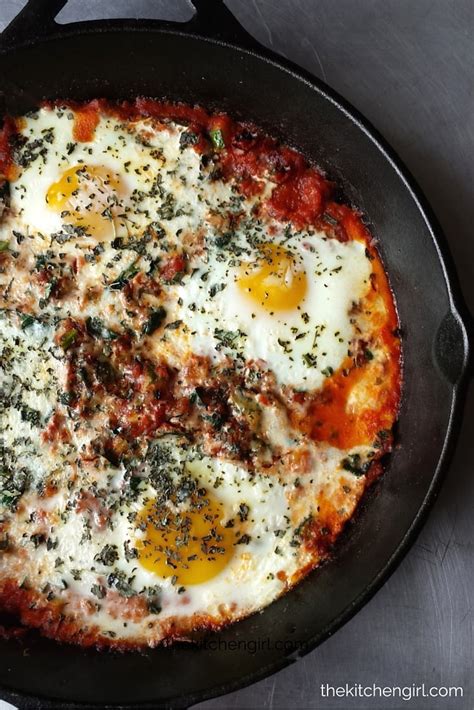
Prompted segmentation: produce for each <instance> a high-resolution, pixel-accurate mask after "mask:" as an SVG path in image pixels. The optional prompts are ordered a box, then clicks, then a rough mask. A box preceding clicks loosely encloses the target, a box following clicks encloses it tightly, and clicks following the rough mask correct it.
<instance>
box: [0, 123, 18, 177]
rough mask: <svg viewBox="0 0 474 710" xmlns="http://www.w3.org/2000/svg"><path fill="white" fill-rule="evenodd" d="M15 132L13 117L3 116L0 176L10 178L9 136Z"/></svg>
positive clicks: (0, 134) (0, 140) (10, 154)
mask: <svg viewBox="0 0 474 710" xmlns="http://www.w3.org/2000/svg"><path fill="white" fill-rule="evenodd" d="M16 132H17V128H16V124H15V119H14V118H12V117H11V116H5V118H4V121H3V126H2V130H1V131H0V177H4V178H6V179H7V180H9V179H11V176H10V170H11V167H12V150H11V138H12V136H14V135H15V133H16Z"/></svg>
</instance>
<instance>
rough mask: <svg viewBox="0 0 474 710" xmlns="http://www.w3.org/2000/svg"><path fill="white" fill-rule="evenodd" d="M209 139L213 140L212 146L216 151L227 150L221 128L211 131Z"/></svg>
mask: <svg viewBox="0 0 474 710" xmlns="http://www.w3.org/2000/svg"><path fill="white" fill-rule="evenodd" d="M209 137H210V139H211V142H212V145H213V146H214V148H215V149H216V150H222V149H223V148H225V141H224V136H223V135H222V131H221V129H220V128H213V129H212V130H210V131H209Z"/></svg>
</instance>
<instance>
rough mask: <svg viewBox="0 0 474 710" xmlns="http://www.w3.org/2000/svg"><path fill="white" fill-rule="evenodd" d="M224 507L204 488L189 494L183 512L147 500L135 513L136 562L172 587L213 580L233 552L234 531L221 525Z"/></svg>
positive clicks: (178, 508)
mask: <svg viewBox="0 0 474 710" xmlns="http://www.w3.org/2000/svg"><path fill="white" fill-rule="evenodd" d="M224 512H225V511H224V507H223V505H222V503H220V502H219V501H217V500H216V499H215V498H214V497H213V496H211V495H210V494H209V493H208V492H207V491H206V490H205V489H202V488H201V489H199V491H197V492H196V493H193V495H192V496H191V499H190V501H188V502H187V503H186V509H185V510H181V509H180V506H179V507H177V508H175V509H174V510H171V508H170V506H167V505H163V504H161V503H158V502H157V501H150V502H149V503H148V504H147V505H145V507H144V508H143V510H142V511H141V512H140V513H139V514H138V517H137V520H136V522H137V526H138V529H139V530H141V531H142V532H143V533H144V535H143V537H142V538H140V539H138V540H137V542H136V548H137V550H138V559H139V561H140V564H141V565H142V566H143V567H145V569H147V570H149V571H150V572H153V573H154V574H156V575H158V576H160V577H174V579H175V582H176V584H183V585H184V584H186V585H188V584H200V583H202V582H207V581H208V580H209V579H212V578H213V577H215V576H216V575H217V574H219V572H221V571H222V570H223V569H224V568H225V567H226V565H227V564H228V562H229V560H230V558H231V557H232V555H233V552H234V544H235V530H233V529H232V528H226V527H225V525H224V524H223V522H222V521H223V518H224Z"/></svg>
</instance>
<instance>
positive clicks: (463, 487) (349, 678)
mask: <svg viewBox="0 0 474 710" xmlns="http://www.w3.org/2000/svg"><path fill="white" fill-rule="evenodd" d="M23 4H24V2H22V0H0V27H3V26H4V25H5V24H6V23H7V21H8V20H9V19H11V18H12V17H13V16H14V15H15V14H16V12H17V11H18V10H19V9H20V7H21V6H22V5H23ZM227 4H228V6H229V8H230V9H231V10H232V11H233V12H234V13H235V15H236V16H237V18H238V19H239V20H240V22H241V23H242V24H243V25H244V26H245V27H246V28H247V30H248V31H249V32H250V33H251V34H253V35H254V36H255V37H256V38H257V39H258V40H259V41H260V42H262V43H263V44H265V45H267V46H270V47H271V48H272V49H274V50H276V51H277V52H280V53H281V54H283V55H285V56H287V57H288V58H290V59H292V60H294V61H295V62H297V63H299V64H300V65H302V66H304V67H305V68H307V69H309V70H310V71H312V72H313V73H314V74H315V75H317V76H319V77H320V78H322V79H324V80H325V81H326V82H327V83H328V84H329V85H330V86H332V87H333V88H334V89H336V90H337V91H339V92H340V93H341V94H342V95H343V96H345V97H346V98H347V99H349V101H351V102H352V103H353V104H354V105H355V106H356V107H357V108H358V109H359V110H360V111H362V112H363V113H364V114H365V115H366V116H367V117H368V118H369V119H370V120H371V121H372V122H373V123H374V124H375V126H376V127H377V128H378V129H379V130H380V131H381V132H382V133H383V134H384V135H385V137H386V138H387V139H388V140H389V142H390V143H391V144H392V145H393V147H394V148H395V149H396V150H397V151H398V153H399V154H400V156H401V157H402V159H403V160H404V161H405V162H406V164H407V165H408V167H409V168H410V170H411V171H412V173H413V174H414V175H415V177H416V178H417V180H418V181H419V183H420V184H421V186H422V188H423V190H424V191H425V193H426V195H427V197H428V199H429V200H430V202H431V204H432V205H433V207H434V209H435V212H436V213H437V215H438V218H439V220H440V221H441V224H442V226H443V228H444V229H445V232H446V234H447V237H448V240H449V243H450V245H451V249H452V252H453V255H454V259H455V261H456V264H457V266H458V271H459V275H460V279H461V283H462V286H463V289H464V293H465V296H466V300H467V302H468V305H469V306H470V308H471V310H472V311H474V273H473V270H474V233H473V230H474V199H473V187H474V118H473V117H474V47H473V43H472V38H473V36H474V0H338V1H337V2H335V0H227ZM191 14H192V10H191V7H190V5H189V4H188V3H187V0H141V1H139V0H70V2H69V5H68V6H67V7H66V8H65V10H63V11H62V12H61V15H60V17H59V19H60V20H61V21H64V22H69V21H71V20H75V19H93V18H100V17H133V16H138V17H157V18H159V17H161V18H167V19H176V20H186V19H189V17H190V16H191ZM58 70H59V69H58ZM308 120H310V118H309V117H308ZM471 389H472V388H471ZM473 422H474V391H471V395H470V397H469V399H468V402H467V406H466V414H465V419H464V426H463V429H462V431H461V436H460V441H459V445H458V449H457V454H456V456H455V459H454V462H453V464H452V466H451V470H450V473H449V476H448V479H447V481H446V484H445V486H444V489H443V491H442V493H441V496H440V498H439V500H438V502H437V504H436V507H435V509H434V511H433V513H432V515H431V517H430V519H429V521H428V523H427V525H426V527H425V528H424V530H423V532H422V534H421V535H420V538H419V540H418V541H417V543H416V544H415V546H414V547H413V549H412V550H411V552H410V553H409V554H408V556H407V557H406V559H405V560H404V562H403V563H402V565H401V566H400V567H399V569H398V570H397V571H396V572H395V574H394V575H393V576H392V577H391V579H390V580H389V581H388V582H387V584H386V585H385V586H384V587H383V588H382V590H381V591H380V592H379V593H378V594H377V595H376V597H375V598H374V599H373V600H372V601H371V602H370V603H369V604H368V605H367V606H366V607H365V608H364V609H363V610H362V611H361V612H360V613H359V614H358V615H357V616H356V617H355V618H354V619H353V620H352V621H350V622H349V623H348V624H347V625H346V626H345V627H344V628H343V629H341V630H340V631H339V632H338V633H337V634H336V635H335V636H334V637H333V638H331V639H329V640H328V641H327V642H326V643H325V644H323V646H321V647H320V648H319V649H317V650H316V651H314V652H313V653H311V654H310V655H308V656H306V657H305V658H304V659H303V660H301V661H299V662H298V663H297V664H296V665H294V666H292V667H290V668H287V669H286V670H284V671H282V672H280V673H278V674H277V675H275V676H273V677H271V678H268V679H266V680H264V681H262V682H260V683H258V684H256V685H253V686H252V687H250V688H246V689H244V690H241V691H238V692H235V693H232V694H230V695H227V696H225V697H222V698H217V699H214V700H210V701H208V702H205V703H201V704H199V705H198V706H195V707H196V708H199V710H211V708H212V709H213V710H217V709H218V708H229V709H230V708H255V707H259V708H287V707H290V706H294V707H296V708H323V709H324V708H328V709H329V708H331V709H335V708H344V709H346V708H348V709H351V710H352V709H355V708H357V710H366V709H368V708H374V709H376V710H380V709H382V708H383V709H385V708H401V707H404V708H408V707H410V708H416V709H418V708H420V709H422V710H423V709H424V708H426V709H427V710H436V708H443V710H445V709H446V710H451V709H453V710H455V709H460V710H472V708H474V672H473V665H474V664H473V660H474V659H473V638H474V634H473V618H474V615H473V608H472V607H473V603H474V562H473V560H474V555H473V540H474V516H473V503H474V467H473V458H474V424H473ZM185 672H186V671H185V669H183V673H185ZM374 682H375V683H379V684H381V685H401V686H411V685H412V684H421V683H425V684H426V685H438V686H440V685H445V686H451V685H455V686H463V688H464V698H463V699H457V700H438V701H436V700H434V699H430V700H413V701H411V702H409V703H407V702H403V701H401V700H388V699H387V700H380V699H378V700H365V701H364V700H355V699H345V700H340V699H339V700H338V699H332V700H325V699H322V698H321V694H320V689H319V686H320V684H321V683H329V684H331V685H343V684H345V683H349V684H352V683H362V684H363V685H369V684H370V685H371V684H372V683H374ZM0 707H1V701H0Z"/></svg>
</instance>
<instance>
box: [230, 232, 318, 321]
mask: <svg viewBox="0 0 474 710" xmlns="http://www.w3.org/2000/svg"><path fill="white" fill-rule="evenodd" d="M260 250H261V253H262V257H261V258H260V259H259V260H258V261H257V263H256V264H252V265H251V266H245V271H243V272H242V273H241V275H240V276H239V278H238V279H237V283H238V286H239V288H240V289H241V290H242V291H243V292H244V293H245V294H246V295H247V296H248V297H249V298H251V299H252V301H254V302H256V303H258V304H259V305H260V306H263V307H264V308H265V309H266V310H268V311H287V310H291V309H293V308H296V306H298V305H299V304H300V303H301V301H302V300H303V299H304V297H305V295H306V290H307V280H306V273H305V272H304V270H302V269H301V268H300V267H299V266H298V265H297V264H296V262H295V258H294V256H293V255H292V254H291V252H289V251H288V250H287V249H284V248H283V247H281V246H279V245H278V244H264V245H263V246H262V247H261V248H260Z"/></svg>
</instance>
